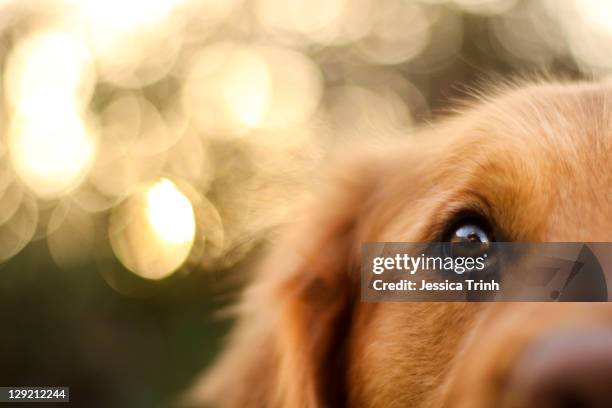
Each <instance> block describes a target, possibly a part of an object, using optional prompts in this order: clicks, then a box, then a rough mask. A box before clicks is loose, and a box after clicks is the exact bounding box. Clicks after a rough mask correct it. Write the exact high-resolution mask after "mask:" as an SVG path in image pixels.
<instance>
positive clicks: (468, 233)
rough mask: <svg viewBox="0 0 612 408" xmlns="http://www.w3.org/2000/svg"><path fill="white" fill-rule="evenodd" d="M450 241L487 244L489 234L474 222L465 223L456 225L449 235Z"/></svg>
mask: <svg viewBox="0 0 612 408" xmlns="http://www.w3.org/2000/svg"><path fill="white" fill-rule="evenodd" d="M449 241H450V242H451V243H474V244H476V243H481V244H487V243H489V242H490V241H491V239H490V237H489V234H488V233H487V232H486V231H485V230H484V229H483V228H482V227H480V226H479V225H477V224H475V223H467V224H463V225H460V226H458V227H457V228H455V230H454V231H453V232H452V234H451V236H450V237H449Z"/></svg>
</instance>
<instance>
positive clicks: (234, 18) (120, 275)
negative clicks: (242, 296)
mask: <svg viewBox="0 0 612 408" xmlns="http://www.w3.org/2000/svg"><path fill="white" fill-rule="evenodd" d="M610 49H612V3H611V2H608V1H605V0H560V1H556V0H534V1H520V0H0V138H1V141H0V262H1V263H0V327H1V328H0V385H3V386H9V385H58V386H60V385H61V386H70V387H71V394H72V395H71V400H72V404H73V405H75V406H87V407H98V406H99V407H165V406H171V405H172V403H173V402H174V401H175V399H176V398H177V396H178V395H180V393H181V391H183V390H184V389H185V388H186V387H188V385H189V384H190V383H191V381H193V380H194V378H195V377H196V376H197V374H198V373H199V372H200V371H201V370H202V369H204V368H205V367H206V366H207V364H209V363H210V362H211V360H212V359H213V358H214V356H215V355H216V353H218V351H219V348H220V345H221V344H222V343H221V342H222V339H223V336H224V334H225V333H227V330H228V328H229V327H231V323H232V322H231V320H227V319H219V318H218V317H217V314H218V311H220V310H222V309H223V308H224V306H226V305H227V304H229V303H230V302H231V301H232V300H233V299H235V294H236V292H237V290H238V289H239V288H240V286H241V284H242V282H243V281H244V276H245V273H244V271H246V270H248V268H249V266H250V265H251V264H252V263H253V261H254V259H257V258H258V255H259V254H260V253H261V250H262V248H263V247H265V242H266V238H267V237H270V234H271V232H273V231H274V229H275V228H276V227H277V226H278V225H279V224H282V222H283V220H284V219H285V218H286V217H287V214H290V211H291V208H292V206H294V205H295V203H297V202H299V201H300V197H302V196H304V195H305V194H307V192H308V191H309V190H310V187H311V186H312V185H313V184H315V183H316V180H317V177H318V175H319V173H320V169H321V166H322V165H323V164H325V162H326V161H327V160H328V158H329V157H330V156H332V155H333V152H334V151H336V150H338V149H344V148H345V147H350V146H351V145H354V144H357V143H360V142H364V141H365V142H377V143H384V142H385V141H388V140H390V139H393V138H404V137H410V133H411V129H413V128H414V127H415V126H418V125H419V123H420V122H423V121H429V120H431V118H432V117H435V112H437V111H443V110H445V109H447V108H448V107H449V103H450V101H452V100H453V99H455V98H457V97H463V95H464V94H465V93H466V92H465V90H466V89H467V88H466V87H470V86H473V85H475V84H477V83H478V81H479V80H482V79H483V78H485V79H487V80H488V81H489V82H491V83H495V81H496V78H502V77H508V76H511V75H515V74H517V73H520V74H526V75H530V74H533V73H538V72H542V71H547V72H551V73H553V74H555V75H561V76H564V77H569V78H581V77H586V78H592V77H595V78H606V77H607V76H608V75H609V73H610V72H612V52H609V50H610ZM432 112H433V114H432Z"/></svg>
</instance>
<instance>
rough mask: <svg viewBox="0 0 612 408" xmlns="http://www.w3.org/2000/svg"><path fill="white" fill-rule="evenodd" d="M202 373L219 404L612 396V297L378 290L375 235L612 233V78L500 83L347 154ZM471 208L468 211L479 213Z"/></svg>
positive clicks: (568, 237) (404, 403)
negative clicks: (366, 282)
mask: <svg viewBox="0 0 612 408" xmlns="http://www.w3.org/2000/svg"><path fill="white" fill-rule="evenodd" d="M341 162H342V163H340V164H339V165H338V166H337V168H336V169H335V171H332V172H331V173H330V176H329V182H328V183H326V185H325V187H324V188H322V191H320V192H319V194H317V195H316V197H315V199H314V200H312V202H311V203H310V204H308V205H307V206H305V207H304V208H303V209H302V210H301V211H300V213H299V214H297V215H296V217H295V220H294V221H293V222H292V223H291V225H288V226H287V229H286V233H285V234H284V235H282V237H281V238H280V239H279V240H278V242H277V244H276V245H274V246H273V248H272V249H271V251H270V254H269V255H268V256H267V258H266V259H265V260H264V262H263V263H262V264H261V266H260V268H259V269H258V272H257V274H256V277H255V278H254V280H253V282H252V284H251V285H250V286H249V287H248V288H247V290H246V291H245V294H244V298H243V300H242V302H241V303H240V305H239V306H238V310H239V311H238V314H239V318H238V322H237V324H236V327H235V329H234V331H233V334H232V336H231V340H230V341H229V344H228V345H227V348H226V350H225V351H224V352H223V353H222V355H221V356H220V358H219V360H218V362H217V363H216V364H215V365H214V366H213V368H212V369H211V370H210V371H209V372H208V374H207V375H206V377H205V380H204V381H203V382H202V383H200V384H198V385H197V386H196V387H195V388H194V395H197V398H198V400H199V401H206V402H207V403H210V404H213V406H221V407H270V408H280V407H290V408H294V407H297V408H315V407H386V408H395V407H454V408H455V407H457V408H479V407H506V408H513V407H609V406H612V306H610V305H608V304H606V303H529V302H525V303H467V302H459V303H442V302H421V303H411V302H407V303H393V302H380V303H364V302H360V297H359V265H360V260H359V259H360V244H361V243H363V242H400V241H405V242H428V241H444V240H448V239H449V234H450V236H451V237H452V234H453V233H455V232H456V229H457V228H458V227H459V226H462V227H467V228H472V229H473V230H475V231H477V232H478V233H479V234H483V239H490V240H491V241H517V242H578V241H580V242H582V241H585V242H596V241H601V242H607V241H611V240H612V85H607V84H602V83H587V82H585V83H561V82H540V83H531V84H524V85H521V86H504V87H499V89H497V90H495V91H494V92H492V93H491V95H489V96H486V97H480V98H479V100H478V102H477V103H472V104H471V106H468V107H463V108H462V109H461V110H460V112H459V113H457V114H455V115H452V116H450V117H448V118H444V119H443V120H442V121H440V122H439V123H436V124H433V125H429V126H428V127H427V128H423V129H421V130H419V131H418V132H417V133H416V134H415V135H413V136H411V137H408V138H406V140H405V141H398V142H394V143H392V144H390V145H389V146H387V147H384V148H378V149H371V150H369V151H365V152H361V153H360V154H356V155H351V156H350V157H348V158H344V159H342V160H341ZM466 215H467V218H466Z"/></svg>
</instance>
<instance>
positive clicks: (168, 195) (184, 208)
mask: <svg viewBox="0 0 612 408" xmlns="http://www.w3.org/2000/svg"><path fill="white" fill-rule="evenodd" d="M146 195H147V199H146V200H147V218H148V220H149V223H150V224H151V226H152V227H153V230H154V231H155V232H156V233H157V235H158V236H159V238H161V239H162V240H164V241H166V242H168V243H170V244H182V243H184V242H188V241H193V236H194V234H195V218H194V215H193V207H192V206H191V203H190V202H189V200H188V199H187V197H185V196H184V195H183V194H182V193H181V192H180V191H179V190H178V189H177V188H176V186H175V185H174V184H173V183H172V182H171V181H170V180H168V179H161V180H160V181H159V182H158V183H157V184H155V185H154V186H153V187H151V188H150V189H149V191H148V192H147V193H146Z"/></svg>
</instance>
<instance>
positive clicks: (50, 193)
mask: <svg viewBox="0 0 612 408" xmlns="http://www.w3.org/2000/svg"><path fill="white" fill-rule="evenodd" d="M8 64H9V66H8V68H7V71H8V72H7V86H6V88H7V99H8V101H9V103H10V106H11V108H12V113H13V117H12V120H11V125H10V131H9V144H8V147H9V151H10V155H11V159H12V162H13V163H14V166H15V170H16V172H17V174H18V176H19V177H20V178H21V179H22V180H23V182H24V183H25V184H26V185H27V186H28V187H29V188H30V189H32V191H34V192H35V193H36V194H37V195H38V196H40V197H43V198H54V197H57V196H59V195H62V194H65V193H66V192H68V191H70V190H71V189H73V188H74V187H75V186H76V185H78V183H79V182H80V181H81V180H82V179H83V178H84V177H85V175H86V173H87V170H88V169H89V166H90V165H91V163H92V161H93V158H94V155H95V147H96V142H95V139H94V134H93V133H92V130H91V127H90V126H89V124H87V123H86V120H85V119H84V113H83V112H84V109H85V105H86V104H87V102H88V100H89V98H90V94H91V86H92V83H91V81H92V78H93V73H92V69H93V68H92V62H91V59H90V56H89V54H88V53H87V49H86V48H85V46H84V45H83V44H82V43H81V42H80V41H78V40H77V39H76V38H74V37H73V36H71V35H70V34H69V33H66V32H61V31H48V32H42V33H39V34H38V35H35V36H34V37H32V38H30V39H28V40H26V41H24V42H23V43H21V44H20V45H19V46H18V47H17V48H16V50H14V52H13V54H12V55H11V58H10V59H9V63H8Z"/></svg>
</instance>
